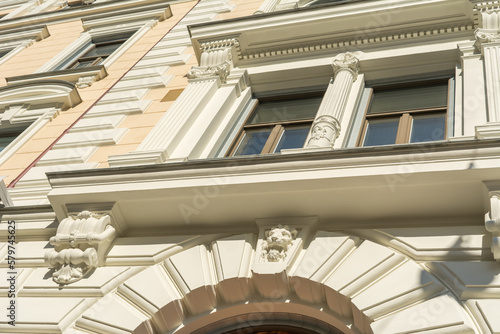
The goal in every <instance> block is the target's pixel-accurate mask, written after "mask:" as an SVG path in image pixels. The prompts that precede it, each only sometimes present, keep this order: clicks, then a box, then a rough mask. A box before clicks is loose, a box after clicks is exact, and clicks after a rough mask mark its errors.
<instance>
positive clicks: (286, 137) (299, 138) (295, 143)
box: [274, 125, 311, 153]
mask: <svg viewBox="0 0 500 334" xmlns="http://www.w3.org/2000/svg"><path fill="white" fill-rule="evenodd" d="M310 128H311V126H310V125H301V126H288V127H285V129H284V131H283V134H282V135H281V139H280V141H279V143H278V145H277V146H276V149H275V150H274V152H276V153H279V152H280V151H281V150H286V149H290V148H298V147H302V146H304V142H305V141H306V138H307V135H308V134H309V129H310Z"/></svg>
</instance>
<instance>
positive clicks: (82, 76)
mask: <svg viewBox="0 0 500 334" xmlns="http://www.w3.org/2000/svg"><path fill="white" fill-rule="evenodd" d="M107 76H108V72H107V71H106V68H105V66H104V65H97V66H90V67H82V68H74V69H69V70H59V71H50V72H39V73H34V74H28V75H19V76H15V77H8V78H6V80H7V82H8V83H9V84H13V83H22V82H27V81H31V82H33V81H37V80H47V79H56V80H64V81H69V82H71V83H74V84H75V85H76V87H78V88H85V87H80V84H79V83H80V82H83V80H90V78H92V80H93V81H92V83H93V82H96V81H99V80H101V79H103V78H105V77H107ZM80 80H82V81H80Z"/></svg>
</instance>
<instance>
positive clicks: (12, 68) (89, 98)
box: [0, 1, 196, 185]
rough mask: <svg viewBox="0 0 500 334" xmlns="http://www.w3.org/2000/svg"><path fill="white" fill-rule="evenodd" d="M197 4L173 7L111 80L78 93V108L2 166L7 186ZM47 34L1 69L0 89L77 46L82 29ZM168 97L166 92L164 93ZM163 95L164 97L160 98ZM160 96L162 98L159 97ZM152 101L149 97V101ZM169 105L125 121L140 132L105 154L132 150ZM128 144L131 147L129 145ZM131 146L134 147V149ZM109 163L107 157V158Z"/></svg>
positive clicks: (179, 82)
mask: <svg viewBox="0 0 500 334" xmlns="http://www.w3.org/2000/svg"><path fill="white" fill-rule="evenodd" d="M195 4H196V1H190V2H186V3H181V4H176V5H172V6H171V8H172V13H173V16H172V17H171V18H169V19H167V20H165V21H163V22H160V23H159V24H158V25H157V26H155V27H154V28H153V29H151V30H150V31H149V32H147V33H146V34H145V35H144V36H143V37H142V38H141V40H139V41H138V42H137V43H135V44H134V45H133V46H132V47H131V48H129V49H128V50H127V51H126V52H125V53H124V54H123V55H122V56H121V57H120V58H119V59H118V60H117V61H116V62H114V63H113V64H112V65H111V66H110V68H108V69H107V70H108V74H109V75H108V76H107V77H106V78H104V79H102V80H100V81H98V82H96V83H94V84H93V85H92V86H90V87H88V88H85V89H79V93H80V96H81V98H82V100H83V102H82V103H80V104H79V105H78V106H76V107H75V108H72V109H69V110H66V111H63V112H61V114H60V115H59V116H57V117H56V118H55V119H53V120H52V121H51V122H50V123H49V124H48V125H47V126H45V127H44V128H43V129H41V130H40V131H39V132H38V133H36V134H35V135H34V136H33V137H32V138H30V139H29V140H28V141H27V142H26V143H25V144H24V145H23V146H22V147H21V148H20V149H19V150H18V152H17V153H16V154H15V155H14V156H12V157H11V158H10V159H9V160H7V161H6V162H5V163H4V164H2V166H0V175H6V176H7V177H6V178H5V183H6V184H7V185H8V184H9V183H10V182H12V181H13V180H14V179H15V178H16V177H17V176H18V175H20V174H21V173H22V172H23V171H24V170H25V169H26V168H28V167H29V166H30V164H32V163H33V162H34V161H35V160H36V159H37V157H39V156H40V155H41V154H42V153H43V152H44V151H45V150H46V149H47V148H48V147H49V146H50V145H51V144H52V143H54V141H55V140H56V139H57V138H58V137H59V136H61V135H62V134H63V133H64V131H65V130H66V129H68V128H70V127H71V125H72V124H73V123H74V122H75V121H76V120H77V119H78V118H79V117H80V116H82V114H84V113H85V112H86V111H87V110H88V109H89V108H90V107H91V106H92V105H93V104H95V103H96V102H97V101H98V100H99V99H100V98H101V97H102V96H103V95H104V94H105V93H106V91H107V90H108V89H110V88H111V87H112V86H113V85H114V84H115V83H116V82H118V81H119V79H120V78H121V77H122V76H123V75H124V74H125V73H126V72H127V71H128V70H129V69H130V68H131V67H132V66H133V65H134V64H135V63H136V62H137V61H138V60H139V59H140V58H141V57H142V56H143V55H145V54H146V53H147V52H148V51H149V50H150V49H151V48H152V47H153V46H154V45H155V44H156V43H157V42H158V41H159V40H161V38H162V37H163V36H164V35H165V33H166V32H168V31H169V30H170V29H171V28H172V27H174V26H175V25H176V23H177V22H178V21H179V20H180V19H182V17H183V16H184V15H185V14H186V13H187V12H188V11H189V10H190V9H191V8H192V7H193V6H194V5H195ZM48 30H49V32H50V35H51V36H50V37H48V38H46V39H44V40H42V41H39V42H36V43H34V44H33V45H32V46H30V47H29V48H27V49H25V50H23V51H21V52H20V53H19V54H18V55H17V56H16V57H14V58H12V59H10V60H8V61H7V62H5V63H4V64H2V65H1V66H0V86H4V85H5V84H6V81H5V78H6V77H9V76H17V75H25V74H31V73H34V72H35V71H36V70H37V69H38V68H40V67H41V66H42V65H44V64H45V63H47V62H48V61H49V60H50V59H52V58H53V57H54V56H55V55H57V54H58V53H59V52H60V51H62V50H63V49H64V48H66V47H67V46H68V45H69V44H70V43H72V42H74V41H75V40H76V39H77V38H78V37H79V36H80V34H81V32H82V31H83V27H82V24H81V21H80V20H77V21H71V22H66V23H61V24H54V25H48ZM185 84H186V83H185V80H183V78H182V76H181V75H179V77H178V78H177V79H176V80H174V81H173V82H171V84H170V86H169V89H172V87H175V88H178V87H183V86H185ZM169 89H167V91H168V90H169ZM152 93H154V94H158V92H156V91H153V92H152ZM165 94H166V92H165ZM160 95H161V94H160ZM158 96H159V95H158ZM162 97H163V96H161V97H160V96H159V98H158V100H161V98H162ZM146 98H149V97H146ZM166 104H167V105H168V103H164V104H163V105H161V106H158V105H157V104H156V101H155V105H153V106H152V107H151V108H150V110H148V112H147V113H146V114H144V115H142V116H144V117H143V120H141V121H138V120H137V119H134V118H132V119H131V120H126V121H125V122H128V123H130V122H132V123H133V124H135V126H136V127H137V125H139V126H138V128H140V129H138V130H134V131H129V133H128V134H127V136H125V137H124V138H123V139H122V142H121V143H120V145H118V146H119V147H104V148H103V150H104V151H106V149H107V150H110V151H113V152H114V154H117V152H121V151H119V150H120V149H121V150H123V147H122V146H124V145H128V146H127V147H129V148H132V149H131V150H133V147H134V145H138V142H140V140H142V138H143V137H142V133H143V132H145V131H147V130H149V129H150V128H152V126H153V125H154V122H155V120H156V118H155V117H158V116H160V117H161V115H152V114H154V113H155V111H163V112H164V111H165V110H166V106H165V105H166ZM127 143H128V144H127ZM131 144H132V145H131ZM104 155H105V156H106V158H105V159H104V161H107V155H106V154H104ZM99 156H103V152H100V151H98V152H97V153H96V154H95V155H94V157H92V159H93V160H92V161H95V159H96V158H97V159H100V158H99ZM101 159H102V158H101Z"/></svg>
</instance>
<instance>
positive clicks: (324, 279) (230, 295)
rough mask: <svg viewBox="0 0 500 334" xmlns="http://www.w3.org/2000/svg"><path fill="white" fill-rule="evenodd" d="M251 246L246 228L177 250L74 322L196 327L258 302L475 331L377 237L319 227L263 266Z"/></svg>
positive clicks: (371, 327) (348, 322) (332, 320)
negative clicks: (297, 248) (297, 250)
mask: <svg viewBox="0 0 500 334" xmlns="http://www.w3.org/2000/svg"><path fill="white" fill-rule="evenodd" d="M255 249H256V242H255V235H253V234H245V235H237V236H232V237H228V238H224V239H220V240H217V241H215V242H213V243H212V244H211V245H209V246H207V245H199V246H195V247H193V248H190V249H187V250H184V251H182V252H181V253H178V254H175V255H173V256H171V257H170V258H168V259H167V260H165V261H164V262H163V263H161V264H158V265H155V266H153V267H149V268H147V269H145V270H143V271H142V272H140V273H139V274H137V275H135V276H133V277H131V278H130V279H128V280H127V281H125V282H124V283H122V284H121V285H120V286H119V287H118V289H117V290H116V291H115V292H113V293H110V294H108V295H106V296H105V297H104V298H102V299H101V300H99V301H98V302H97V303H96V304H94V305H93V306H92V307H91V308H90V309H88V310H87V311H86V312H85V313H84V314H83V315H82V316H81V317H80V319H78V320H77V321H76V324H75V329H83V330H87V331H91V332H96V333H134V334H143V333H148V334H152V333H162V334H164V333H165V334H166V333H175V334H186V333H193V332H194V333H198V332H197V331H199V333H200V334H203V333H204V332H203V328H207V327H206V326H212V325H214V324H215V325H217V326H219V325H220V326H221V327H223V325H224V326H228V327H227V328H232V327H231V326H233V327H234V325H235V324H234V319H237V318H238V316H244V315H249V314H255V313H256V312H255V310H257V314H260V316H261V317H265V316H266V315H268V314H278V313H280V312H281V313H285V314H303V315H307V316H308V317H310V318H311V319H315V321H318V322H320V321H323V322H325V323H327V324H329V325H330V326H332V327H333V328H336V329H337V330H339V331H340V332H342V333H348V334H353V333H362V334H372V333H375V334H378V333H384V334H386V333H399V332H404V333H417V332H418V333H427V332H428V333H431V332H432V333H455V332H457V333H458V332H460V333H475V330H474V329H473V328H474V324H473V322H472V321H471V319H469V316H468V315H467V313H466V312H465V311H464V309H463V308H462V305H461V303H460V302H459V301H457V300H456V299H455V298H454V297H453V295H452V294H451V293H450V291H448V289H447V287H446V286H445V285H443V284H442V283H441V282H440V281H439V280H438V279H437V278H436V277H434V276H433V275H431V274H430V273H429V272H427V271H426V270H424V269H423V267H421V266H420V265H419V264H418V263H416V262H414V261H412V260H411V259H410V258H408V257H406V256H403V255H401V254H399V253H397V252H395V251H394V250H392V249H389V248H387V247H384V246H382V245H379V244H376V243H374V242H371V241H368V240H365V239H361V238H358V237H355V236H350V235H343V234H338V233H333V232H317V233H316V235H315V237H314V238H313V239H312V241H311V242H310V243H309V244H308V246H307V249H304V250H303V251H302V254H301V255H300V256H299V257H298V258H297V259H295V261H294V262H293V264H291V265H289V266H288V267H286V266H284V265H280V264H271V266H269V267H266V268H264V269H263V267H262V266H260V265H258V260H256V258H257V257H256V256H255ZM263 305H265V306H266V307H267V308H264V307H263ZM259 307H260V309H259ZM138 310H140V312H139V311H138ZM259 310H260V313H259ZM124 319H126V320H124ZM274 320H276V319H274ZM270 321H273V319H272V318H270ZM291 323H292V325H293V322H291ZM211 324H212V325H211ZM210 328H211V327H210Z"/></svg>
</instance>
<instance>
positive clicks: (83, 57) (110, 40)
mask: <svg viewBox="0 0 500 334" xmlns="http://www.w3.org/2000/svg"><path fill="white" fill-rule="evenodd" d="M134 33H135V32H134ZM134 33H131V35H130V36H128V37H123V38H114V36H109V38H108V39H107V40H104V41H102V42H95V41H94V40H92V41H91V46H90V48H89V47H87V48H86V49H85V52H84V53H83V54H81V55H79V56H78V57H76V59H75V60H74V61H73V63H70V64H69V65H68V66H67V67H64V68H60V69H59V70H64V69H68V70H70V69H79V68H85V67H92V66H97V65H100V64H102V62H104V61H105V60H106V59H107V58H108V57H110V56H111V55H112V54H113V53H114V52H115V51H116V50H118V49H119V48H120V47H121V46H122V45H123V44H124V43H125V42H127V40H128V39H129V38H130V37H132V35H133V34H134ZM117 43H120V45H119V46H118V47H117V48H116V49H115V50H113V52H111V53H106V54H101V55H96V56H87V55H88V54H89V53H90V52H91V51H92V50H95V49H96V48H98V47H100V46H106V45H110V44H117ZM89 60H93V61H92V63H90V64H89V65H87V66H82V67H78V65H79V64H80V63H81V62H84V61H89Z"/></svg>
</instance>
